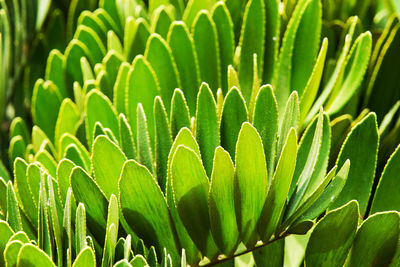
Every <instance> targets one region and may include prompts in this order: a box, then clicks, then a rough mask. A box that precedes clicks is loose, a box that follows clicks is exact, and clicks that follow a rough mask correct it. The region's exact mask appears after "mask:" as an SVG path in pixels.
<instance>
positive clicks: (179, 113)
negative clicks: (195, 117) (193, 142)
mask: <svg viewBox="0 0 400 267" xmlns="http://www.w3.org/2000/svg"><path fill="white" fill-rule="evenodd" d="M170 123H171V132H172V138H175V137H176V135H177V134H178V132H179V131H180V129H182V128H183V127H187V128H190V114H189V108H188V106H187V103H186V99H185V96H184V94H183V92H182V91H181V90H179V89H175V91H174V95H173V96H172V100H171V116H170Z"/></svg>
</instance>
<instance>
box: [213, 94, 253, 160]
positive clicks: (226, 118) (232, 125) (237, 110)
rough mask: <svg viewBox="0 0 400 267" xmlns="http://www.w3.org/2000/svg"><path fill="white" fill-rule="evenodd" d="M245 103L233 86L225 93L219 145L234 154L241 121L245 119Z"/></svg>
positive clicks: (232, 155)
mask: <svg viewBox="0 0 400 267" xmlns="http://www.w3.org/2000/svg"><path fill="white" fill-rule="evenodd" d="M247 120H248V118H247V108H246V103H245V101H244V99H243V96H242V95H241V93H240V91H239V90H238V89H237V88H235V87H233V88H232V89H231V90H230V91H229V93H228V94H227V95H226V97H225V100H224V104H223V107H222V117H221V129H220V130H221V146H222V147H223V148H224V149H226V150H227V151H228V152H229V154H230V155H231V157H232V158H233V157H234V156H235V146H236V140H237V138H238V135H239V131H240V128H241V127H242V123H243V122H245V121H247Z"/></svg>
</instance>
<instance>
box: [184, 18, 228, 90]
mask: <svg viewBox="0 0 400 267" xmlns="http://www.w3.org/2000/svg"><path fill="white" fill-rule="evenodd" d="M189 25H190V24H189ZM192 34H193V40H194V46H195V48H196V53H197V57H198V64H199V67H200V78H201V80H202V81H204V82H206V83H208V84H209V85H210V87H211V89H212V90H213V92H214V94H216V92H217V89H218V88H220V87H221V69H220V56H219V53H220V52H219V51H220V50H219V46H218V33H217V28H216V26H215V23H214V21H213V20H212V18H211V16H210V14H209V13H208V12H206V11H204V10H202V11H200V12H199V13H198V14H197V15H196V18H195V19H194V21H193V27H192Z"/></svg>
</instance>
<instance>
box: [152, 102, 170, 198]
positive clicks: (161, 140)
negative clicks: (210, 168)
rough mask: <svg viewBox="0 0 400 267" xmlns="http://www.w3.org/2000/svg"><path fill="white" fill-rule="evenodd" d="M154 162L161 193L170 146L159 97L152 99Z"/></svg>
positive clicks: (166, 117) (165, 114) (164, 181)
mask: <svg viewBox="0 0 400 267" xmlns="http://www.w3.org/2000/svg"><path fill="white" fill-rule="evenodd" d="M154 126H155V161H156V173H157V181H158V184H159V186H160V188H161V191H163V192H165V188H166V184H167V170H168V154H169V151H170V149H171V146H172V135H171V129H170V126H169V122H168V115H167V111H166V110H165V107H164V104H163V101H162V100H161V98H160V97H156V98H155V99H154Z"/></svg>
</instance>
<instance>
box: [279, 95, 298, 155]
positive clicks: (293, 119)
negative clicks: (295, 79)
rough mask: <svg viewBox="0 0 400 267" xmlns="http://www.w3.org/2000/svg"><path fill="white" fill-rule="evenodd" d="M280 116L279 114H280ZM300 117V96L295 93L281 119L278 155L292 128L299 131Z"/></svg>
mask: <svg viewBox="0 0 400 267" xmlns="http://www.w3.org/2000/svg"><path fill="white" fill-rule="evenodd" d="M278 114H279V113H278ZM299 117H300V107H299V95H298V94H297V91H294V92H293V93H291V94H290V96H289V99H288V101H287V103H286V107H285V110H284V113H282V114H281V115H280V117H279V120H278V121H279V129H278V131H279V139H278V143H277V153H276V155H277V156H278V155H280V154H281V151H282V148H283V144H284V142H285V141H286V138H287V136H288V134H289V131H290V129H291V128H294V129H295V130H297V128H298V126H299V119H300V118H299Z"/></svg>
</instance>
